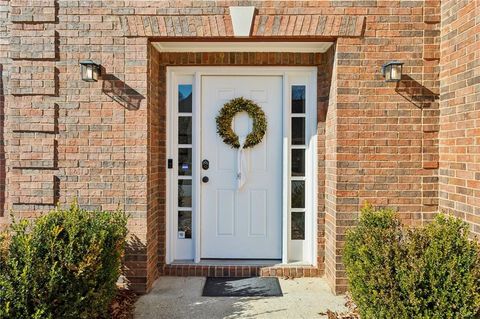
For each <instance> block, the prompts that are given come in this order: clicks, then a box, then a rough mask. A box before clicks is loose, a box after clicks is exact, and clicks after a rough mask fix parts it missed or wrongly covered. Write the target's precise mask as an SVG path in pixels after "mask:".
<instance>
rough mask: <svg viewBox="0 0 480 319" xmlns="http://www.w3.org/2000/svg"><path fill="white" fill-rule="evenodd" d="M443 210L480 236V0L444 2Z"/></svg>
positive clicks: (442, 55)
mask: <svg viewBox="0 0 480 319" xmlns="http://www.w3.org/2000/svg"><path fill="white" fill-rule="evenodd" d="M441 17H442V29H441V32H442V41H441V46H440V57H441V59H440V62H441V71H440V93H441V95H440V174H439V178H440V180H439V191H440V209H441V210H445V211H448V212H454V213H455V214H456V215H457V216H459V217H461V218H463V219H465V220H467V221H468V222H469V223H470V225H471V229H472V231H473V234H476V235H480V129H479V124H480V36H479V35H480V2H479V1H451V0H444V1H442V7H441Z"/></svg>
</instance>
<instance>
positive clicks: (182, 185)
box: [178, 179, 192, 207]
mask: <svg viewBox="0 0 480 319" xmlns="http://www.w3.org/2000/svg"><path fill="white" fill-rule="evenodd" d="M178 207H192V181H191V180H187V179H179V180H178Z"/></svg>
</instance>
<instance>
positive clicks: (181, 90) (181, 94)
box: [178, 84, 192, 113]
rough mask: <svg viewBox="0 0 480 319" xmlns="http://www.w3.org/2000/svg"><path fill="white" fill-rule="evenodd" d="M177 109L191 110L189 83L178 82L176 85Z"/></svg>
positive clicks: (183, 111)
mask: <svg viewBox="0 0 480 319" xmlns="http://www.w3.org/2000/svg"><path fill="white" fill-rule="evenodd" d="M178 111H179V112H182V113H190V112H192V85H191V84H180V85H179V86H178Z"/></svg>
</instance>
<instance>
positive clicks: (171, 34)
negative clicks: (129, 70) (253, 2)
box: [119, 15, 365, 40]
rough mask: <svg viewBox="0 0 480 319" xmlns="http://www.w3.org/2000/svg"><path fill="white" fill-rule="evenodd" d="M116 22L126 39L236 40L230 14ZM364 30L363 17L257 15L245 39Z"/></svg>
mask: <svg viewBox="0 0 480 319" xmlns="http://www.w3.org/2000/svg"><path fill="white" fill-rule="evenodd" d="M119 19H120V21H119V22H120V23H119V25H120V26H121V29H122V31H123V32H124V35H125V36H127V37H160V38H167V39H178V38H209V39H213V38H220V39H225V38H231V39H238V38H235V37H234V33H233V26H232V20H231V17H230V15H203V16H199V15H181V16H180V15H165V16H146V15H145V16H139V15H135V16H134V15H131V16H121V17H119ZM364 29H365V16H350V15H342V16H341V15H256V16H255V17H254V18H253V27H252V32H251V36H250V37H248V38H246V39H257V40H259V39H262V40H267V39H278V38H298V39H311V40H322V39H325V38H330V39H331V38H338V37H360V36H362V35H363V32H364Z"/></svg>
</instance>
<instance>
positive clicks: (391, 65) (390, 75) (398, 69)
mask: <svg viewBox="0 0 480 319" xmlns="http://www.w3.org/2000/svg"><path fill="white" fill-rule="evenodd" d="M402 68H403V63H402V62H398V61H390V62H387V63H385V64H384V65H382V74H383V77H384V78H385V82H398V81H400V80H401V79H402Z"/></svg>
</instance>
